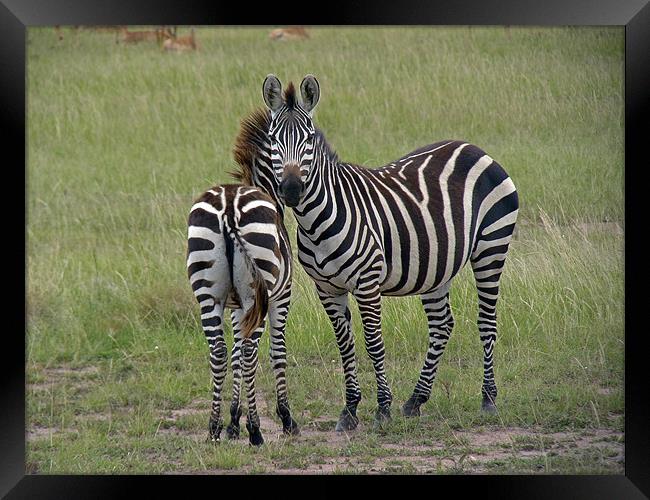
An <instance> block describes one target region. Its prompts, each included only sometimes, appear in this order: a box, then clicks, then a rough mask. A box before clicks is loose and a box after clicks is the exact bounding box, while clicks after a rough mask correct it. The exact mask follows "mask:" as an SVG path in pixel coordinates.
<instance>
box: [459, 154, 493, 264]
mask: <svg viewBox="0 0 650 500" xmlns="http://www.w3.org/2000/svg"><path fill="white" fill-rule="evenodd" d="M493 161H494V160H492V158H490V157H489V156H488V155H484V156H481V158H479V160H478V161H477V162H476V163H475V164H474V165H473V166H472V168H471V169H470V171H469V172H468V173H467V179H466V180H465V191H464V193H463V214H464V222H463V224H464V227H463V232H464V233H465V234H464V235H463V236H464V242H463V243H464V246H463V260H462V261H461V262H462V264H464V263H465V262H467V259H468V258H469V253H470V252H471V250H472V249H471V245H470V242H469V233H470V231H471V228H472V199H473V198H474V185H475V184H476V180H477V179H478V178H479V176H480V175H481V174H482V173H483V172H484V171H485V169H486V168H488V167H489V166H490V165H491V164H492V162H493ZM476 223H477V224H479V223H480V219H479V220H477V221H476Z"/></svg>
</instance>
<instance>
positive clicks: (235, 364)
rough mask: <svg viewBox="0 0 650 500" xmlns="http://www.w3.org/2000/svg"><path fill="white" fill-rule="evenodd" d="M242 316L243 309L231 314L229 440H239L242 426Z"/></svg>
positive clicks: (227, 434)
mask: <svg viewBox="0 0 650 500" xmlns="http://www.w3.org/2000/svg"><path fill="white" fill-rule="evenodd" d="M241 316H242V310H241V309H233V310H232V312H231V315H230V317H231V321H232V330H233V337H234V339H233V346H232V353H231V355H230V366H231V368H232V402H231V403H230V423H229V424H228V427H226V436H227V437H228V439H237V438H239V432H240V426H239V419H240V418H241V415H242V411H241V401H240V395H241V383H242V367H241V346H242V338H241V329H240V328H239V321H240V319H241Z"/></svg>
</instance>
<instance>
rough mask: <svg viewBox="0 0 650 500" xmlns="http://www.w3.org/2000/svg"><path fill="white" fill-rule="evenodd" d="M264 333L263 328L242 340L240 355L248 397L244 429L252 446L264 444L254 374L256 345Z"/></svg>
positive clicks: (256, 357)
mask: <svg viewBox="0 0 650 500" xmlns="http://www.w3.org/2000/svg"><path fill="white" fill-rule="evenodd" d="M263 331H264V326H263V325H262V326H261V327H260V328H258V329H257V330H255V331H254V332H253V335H252V336H251V337H250V338H248V339H243V341H242V348H241V355H242V368H243V372H244V382H245V383H246V393H247V396H248V417H247V421H246V429H247V430H248V439H249V441H250V444H252V445H253V446H261V445H262V444H264V438H263V437H262V432H261V430H260V417H259V415H258V414H257V404H256V402H255V372H256V370H257V363H258V356H257V351H258V343H259V339H260V337H261V335H262V332H263Z"/></svg>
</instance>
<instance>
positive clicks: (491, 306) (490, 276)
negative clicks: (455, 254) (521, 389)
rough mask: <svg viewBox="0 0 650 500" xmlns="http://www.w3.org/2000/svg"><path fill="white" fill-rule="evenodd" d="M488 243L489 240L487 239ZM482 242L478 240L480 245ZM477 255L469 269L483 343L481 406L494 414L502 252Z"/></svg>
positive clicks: (503, 258) (503, 255) (503, 260)
mask: <svg viewBox="0 0 650 500" xmlns="http://www.w3.org/2000/svg"><path fill="white" fill-rule="evenodd" d="M488 243H489V242H488ZM480 247H481V244H480V243H479V248H480ZM507 248H508V246H507V244H506V245H505V249H504V251H503V254H493V255H489V256H487V257H483V258H480V255H478V256H477V258H475V257H474V255H472V260H471V262H472V270H473V271H474V278H475V280H476V288H477V291H478V332H479V336H480V337H481V343H482V344H483V387H482V389H481V394H482V401H481V409H482V410H483V411H484V412H486V413H496V412H497V407H496V404H495V401H496V398H497V385H496V383H495V381H494V344H495V343H496V339H497V300H498V298H499V280H500V279H501V273H502V272H503V264H504V262H505V253H506V251H507Z"/></svg>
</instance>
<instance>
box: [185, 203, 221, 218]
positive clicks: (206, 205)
mask: <svg viewBox="0 0 650 500" xmlns="http://www.w3.org/2000/svg"><path fill="white" fill-rule="evenodd" d="M199 208H201V209H203V210H205V211H206V212H210V213H211V214H215V215H221V212H219V211H218V210H217V209H216V208H214V207H213V206H212V205H210V204H209V203H206V202H205V201H199V202H198V203H195V204H194V205H192V209H191V210H190V213H192V212H194V210H197V209H199Z"/></svg>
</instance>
